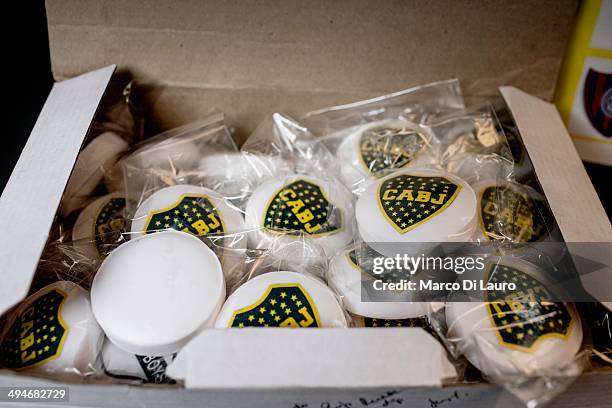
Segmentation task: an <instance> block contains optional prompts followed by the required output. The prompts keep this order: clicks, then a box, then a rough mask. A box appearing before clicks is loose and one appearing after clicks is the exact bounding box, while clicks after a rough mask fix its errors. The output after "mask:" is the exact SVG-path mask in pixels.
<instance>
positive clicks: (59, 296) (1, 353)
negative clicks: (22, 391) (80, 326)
mask: <svg viewBox="0 0 612 408" xmlns="http://www.w3.org/2000/svg"><path fill="white" fill-rule="evenodd" d="M65 299H66V295H65V294H64V293H63V292H61V291H60V290H58V289H53V290H51V291H49V292H48V293H45V294H44V295H42V296H40V297H39V298H38V299H36V300H34V302H32V303H31V304H30V305H29V306H28V307H27V308H26V309H25V310H23V312H21V314H20V315H19V316H17V317H16V319H15V321H14V322H13V324H12V326H11V327H10V328H9V329H8V332H7V333H6V335H5V336H4V338H3V339H2V343H1V344H0V363H1V364H2V365H3V366H5V367H8V368H12V369H22V368H28V367H34V366H37V365H40V364H43V363H45V362H47V361H49V360H53V359H54V358H56V357H57V356H59V355H60V354H61V352H62V346H63V344H64V340H65V338H66V336H67V335H68V326H67V325H66V324H65V323H64V322H63V320H62V317H61V308H62V305H63V303H64V300H65Z"/></svg>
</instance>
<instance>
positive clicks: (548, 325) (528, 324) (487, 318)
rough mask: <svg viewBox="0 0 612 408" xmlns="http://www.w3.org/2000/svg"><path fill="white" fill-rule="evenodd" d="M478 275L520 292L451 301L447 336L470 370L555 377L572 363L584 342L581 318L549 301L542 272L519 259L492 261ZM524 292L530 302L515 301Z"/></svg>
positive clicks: (497, 374)
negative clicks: (513, 286) (514, 284)
mask: <svg viewBox="0 0 612 408" xmlns="http://www.w3.org/2000/svg"><path fill="white" fill-rule="evenodd" d="M483 272H484V273H483ZM479 274H481V275H480V278H481V279H484V281H485V282H486V283H503V282H517V284H518V285H519V289H517V290H516V291H509V290H495V291H488V292H486V293H485V297H484V298H483V300H486V302H482V301H478V298H475V299H476V300H473V301H471V302H467V301H465V299H460V298H458V297H455V296H454V295H453V294H451V296H450V297H449V302H448V303H447V304H446V324H447V327H448V335H449V336H450V337H451V338H453V339H454V342H455V343H456V344H457V346H458V349H459V351H460V352H461V353H462V354H464V355H465V356H466V357H467V359H468V360H469V361H470V362H471V363H472V364H474V366H476V367H477V368H479V369H480V370H481V371H482V372H483V373H484V374H485V375H487V376H490V377H493V378H495V377H498V378H499V377H501V378H507V376H508V375H515V374H523V375H538V373H539V374H543V373H549V374H550V373H556V372H558V370H559V369H560V368H561V367H564V366H566V365H569V364H571V363H572V361H573V360H574V358H575V355H576V353H577V352H578V351H579V350H580V345H581V343H582V326H581V323H580V318H579V317H578V314H577V312H576V310H575V308H574V307H573V306H572V305H571V304H568V303H552V302H550V299H552V297H551V296H550V294H549V293H548V291H547V283H546V281H545V280H544V278H543V276H544V275H543V272H542V271H541V270H539V269H538V268H537V267H536V266H535V265H532V264H530V263H528V262H526V261H523V260H521V259H518V258H513V257H503V258H498V257H494V259H492V260H490V261H488V262H487V264H486V266H485V269H484V271H480V272H479ZM475 277H476V276H466V279H471V278H475ZM526 292H529V293H532V294H534V296H535V298H534V301H533V302H530V303H527V302H525V300H523V301H522V302H520V301H518V300H513V299H520V298H517V297H516V296H518V294H520V293H526ZM546 299H548V301H546ZM453 300H456V301H453Z"/></svg>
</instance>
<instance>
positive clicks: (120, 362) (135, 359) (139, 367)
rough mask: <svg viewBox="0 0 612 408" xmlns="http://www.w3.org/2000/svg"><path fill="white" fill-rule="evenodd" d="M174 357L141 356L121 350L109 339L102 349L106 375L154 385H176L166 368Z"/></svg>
mask: <svg viewBox="0 0 612 408" xmlns="http://www.w3.org/2000/svg"><path fill="white" fill-rule="evenodd" d="M174 356H175V355H174V354H172V355H169V356H139V355H136V354H132V353H128V352H127V351H124V350H121V349H120V348H119V347H117V346H115V345H114V344H113V343H112V342H111V341H110V340H108V339H106V340H105V341H104V346H103V347H102V364H104V371H105V372H106V374H108V375H110V376H111V377H119V378H134V379H138V380H141V381H143V382H145V383H152V384H174V382H175V381H174V380H172V379H171V378H169V377H168V376H166V368H168V366H169V365H170V363H172V361H173V360H174Z"/></svg>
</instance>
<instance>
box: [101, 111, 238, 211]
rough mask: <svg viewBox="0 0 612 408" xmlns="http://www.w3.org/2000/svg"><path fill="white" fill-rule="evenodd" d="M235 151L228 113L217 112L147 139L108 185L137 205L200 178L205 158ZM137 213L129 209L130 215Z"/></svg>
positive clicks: (115, 171)
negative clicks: (155, 193)
mask: <svg viewBox="0 0 612 408" xmlns="http://www.w3.org/2000/svg"><path fill="white" fill-rule="evenodd" d="M236 151H237V147H236V145H235V143H234V140H233V139H232V135H231V131H230V127H229V126H228V124H227V123H226V117H225V114H223V113H221V112H215V113H212V114H210V115H209V116H207V117H206V118H204V119H202V120H199V121H196V122H192V123H189V124H187V125H184V126H181V127H179V128H176V129H170V130H167V131H165V132H163V133H160V134H158V135H156V136H153V137H151V138H149V139H147V140H146V141H144V142H143V143H142V144H140V145H138V146H136V147H135V149H134V151H133V152H132V153H130V154H129V155H128V156H126V157H125V158H123V159H122V160H121V161H120V162H119V163H118V164H117V166H116V168H115V169H113V171H112V172H111V173H110V174H109V175H108V177H107V179H106V181H105V182H106V185H107V187H108V188H109V190H110V191H125V193H126V197H127V198H128V201H129V203H132V202H133V203H134V205H135V206H138V205H139V204H140V203H141V202H142V201H143V200H145V199H146V198H147V197H148V196H149V195H151V194H152V193H153V192H155V191H157V190H159V189H161V188H163V187H167V186H173V185H175V184H189V182H190V180H192V179H193V178H196V179H198V178H199V177H200V172H199V162H200V159H201V158H202V157H205V156H210V155H213V154H215V153H233V152H236ZM134 210H135V209H134V208H132V207H129V208H128V213H133V212H134Z"/></svg>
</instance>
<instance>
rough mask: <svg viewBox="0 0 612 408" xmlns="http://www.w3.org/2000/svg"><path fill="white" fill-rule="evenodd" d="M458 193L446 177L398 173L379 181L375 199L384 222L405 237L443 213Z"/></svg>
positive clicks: (457, 185) (459, 188)
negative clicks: (423, 223)
mask: <svg viewBox="0 0 612 408" xmlns="http://www.w3.org/2000/svg"><path fill="white" fill-rule="evenodd" d="M460 190H461V185H459V184H456V183H454V182H452V181H451V180H449V179H447V178H445V177H438V176H419V175H410V174H400V175H398V176H395V177H391V178H388V179H386V180H384V181H383V182H381V183H380V184H379V186H378V195H377V196H378V204H379V208H380V210H381V211H382V213H383V215H384V216H385V218H386V219H387V221H389V223H390V224H391V225H392V226H393V228H395V229H396V230H397V231H398V232H399V233H400V234H404V233H405V232H407V231H410V230H411V229H412V228H414V227H416V226H417V225H419V224H421V223H422V222H425V221H427V220H429V219H431V218H432V217H434V216H436V215H438V214H439V213H441V212H442V211H444V209H445V208H446V207H448V206H449V205H450V204H451V203H452V202H453V201H454V200H455V197H456V196H457V194H458V193H459V191H460Z"/></svg>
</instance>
